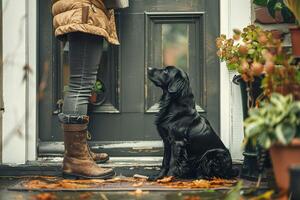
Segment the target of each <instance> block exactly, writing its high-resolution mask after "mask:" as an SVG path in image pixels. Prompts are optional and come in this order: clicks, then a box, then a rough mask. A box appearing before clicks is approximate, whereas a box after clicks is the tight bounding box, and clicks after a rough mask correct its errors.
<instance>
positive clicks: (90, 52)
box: [60, 32, 103, 123]
mask: <svg viewBox="0 0 300 200" xmlns="http://www.w3.org/2000/svg"><path fill="white" fill-rule="evenodd" d="M68 40H69V58H70V60H69V62H70V82H69V87H68V91H67V92H66V96H65V97H64V104H63V107H62V113H63V115H61V116H62V117H63V118H62V117H61V118H60V119H61V120H63V121H64V122H66V123H73V122H76V123H77V122H78V121H77V120H76V119H77V118H79V119H78V120H80V117H82V116H85V115H87V106H88V103H89V101H88V99H89V96H90V95H91V91H92V87H93V85H94V83H95V81H96V77H97V70H98V67H99V63H100V58H101V55H102V49H103V38H102V37H100V36H96V35H91V34H86V33H81V32H75V33H70V34H69V35H68ZM74 120H75V121H74Z"/></svg>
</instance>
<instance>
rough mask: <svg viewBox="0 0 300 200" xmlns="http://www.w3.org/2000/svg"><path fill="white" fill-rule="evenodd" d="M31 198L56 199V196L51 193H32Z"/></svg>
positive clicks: (40, 199) (37, 199)
mask: <svg viewBox="0 0 300 200" xmlns="http://www.w3.org/2000/svg"><path fill="white" fill-rule="evenodd" d="M33 198H34V199H35V200H57V197H56V196H55V195H54V194H51V193H41V194H37V195H34V196H33Z"/></svg>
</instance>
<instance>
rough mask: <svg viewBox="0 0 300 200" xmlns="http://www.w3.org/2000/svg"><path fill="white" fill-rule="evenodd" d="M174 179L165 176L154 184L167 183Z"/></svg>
mask: <svg viewBox="0 0 300 200" xmlns="http://www.w3.org/2000/svg"><path fill="white" fill-rule="evenodd" d="M173 179H174V177H173V176H166V177H164V178H163V179H159V180H157V181H156V182H157V183H169V182H171V181H173Z"/></svg>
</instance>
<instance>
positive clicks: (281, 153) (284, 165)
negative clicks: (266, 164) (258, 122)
mask: <svg viewBox="0 0 300 200" xmlns="http://www.w3.org/2000/svg"><path fill="white" fill-rule="evenodd" d="M270 154H271V160H272V163H273V169H274V173H275V180H276V184H277V186H278V188H279V189H280V190H282V191H287V190H288V189H289V183H290V175H289V168H290V167H291V166H293V165H295V164H300V139H293V141H292V143H291V144H290V145H288V146H283V145H279V144H278V145H273V146H272V147H271V148H270Z"/></svg>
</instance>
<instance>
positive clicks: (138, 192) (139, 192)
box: [128, 189, 149, 196]
mask: <svg viewBox="0 0 300 200" xmlns="http://www.w3.org/2000/svg"><path fill="white" fill-rule="evenodd" d="M128 194H130V195H134V196H141V195H145V194H149V192H148V191H146V192H144V191H143V190H141V189H136V190H135V191H134V192H129V193H128Z"/></svg>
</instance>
